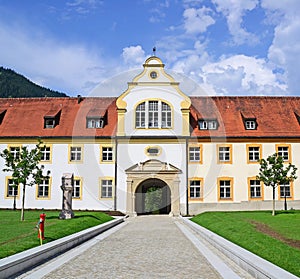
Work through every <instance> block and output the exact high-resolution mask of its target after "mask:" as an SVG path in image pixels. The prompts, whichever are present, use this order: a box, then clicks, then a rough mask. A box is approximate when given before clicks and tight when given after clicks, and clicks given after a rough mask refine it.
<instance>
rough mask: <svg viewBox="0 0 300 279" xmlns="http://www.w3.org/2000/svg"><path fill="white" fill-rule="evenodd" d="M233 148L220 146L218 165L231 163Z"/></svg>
mask: <svg viewBox="0 0 300 279" xmlns="http://www.w3.org/2000/svg"><path fill="white" fill-rule="evenodd" d="M231 161H232V158H231V146H228V145H226V146H224V145H223V146H222V145H218V163H231Z"/></svg>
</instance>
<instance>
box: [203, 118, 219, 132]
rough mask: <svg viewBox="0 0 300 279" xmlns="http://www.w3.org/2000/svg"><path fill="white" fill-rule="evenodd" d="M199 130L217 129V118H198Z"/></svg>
mask: <svg viewBox="0 0 300 279" xmlns="http://www.w3.org/2000/svg"><path fill="white" fill-rule="evenodd" d="M198 123H199V130H217V129H218V121H217V120H204V119H203V120H202V119H201V120H198Z"/></svg>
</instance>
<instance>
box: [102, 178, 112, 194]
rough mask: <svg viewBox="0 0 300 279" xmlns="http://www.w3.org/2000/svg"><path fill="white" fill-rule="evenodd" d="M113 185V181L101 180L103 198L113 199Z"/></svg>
mask: <svg viewBox="0 0 300 279" xmlns="http://www.w3.org/2000/svg"><path fill="white" fill-rule="evenodd" d="M112 192H113V185H112V180H110V179H103V180H101V198H112Z"/></svg>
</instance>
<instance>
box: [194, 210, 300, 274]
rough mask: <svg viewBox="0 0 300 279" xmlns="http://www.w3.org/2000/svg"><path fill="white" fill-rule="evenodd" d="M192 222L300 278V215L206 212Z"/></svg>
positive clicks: (285, 213) (296, 212) (293, 213)
mask: <svg viewBox="0 0 300 279" xmlns="http://www.w3.org/2000/svg"><path fill="white" fill-rule="evenodd" d="M191 220H192V221H194V222H196V223H198V224H200V225H201V226H203V227H205V228H207V229H209V230H211V231H213V232H215V233H217V234H218V235H220V236H222V237H224V238H226V239H228V240H230V241H232V242H234V243H236V244H238V245H239V246H241V247H243V248H245V249H247V250H249V251H251V252H253V253H254V254H257V255H259V256H260V257H262V258H264V259H266V260H268V261H270V262H272V263H274V264H276V265H278V266H280V267H282V268H283V269H285V270H287V271H289V272H291V273H293V274H295V275H297V276H300V245H299V244H300V211H296V210H293V211H286V212H283V211H282V212H277V215H276V216H272V215H271V212H264V211H259V212H257V211H255V212H206V213H203V214H199V215H197V216H195V217H193V218H192V219H191ZM266 225H267V226H266ZM258 226H259V227H263V228H264V232H261V231H260V230H259V229H258V228H257V227H258ZM286 241H289V242H293V243H292V244H291V243H290V244H286V243H285V242H286ZM293 246H297V247H293Z"/></svg>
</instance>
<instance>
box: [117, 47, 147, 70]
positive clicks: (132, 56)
mask: <svg viewBox="0 0 300 279" xmlns="http://www.w3.org/2000/svg"><path fill="white" fill-rule="evenodd" d="M122 57H123V60H124V62H125V64H126V65H128V66H129V67H131V68H132V67H140V66H141V64H143V62H144V61H145V59H146V56H145V51H144V50H143V48H142V47H141V46H139V45H137V46H129V47H125V48H123V53H122Z"/></svg>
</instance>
